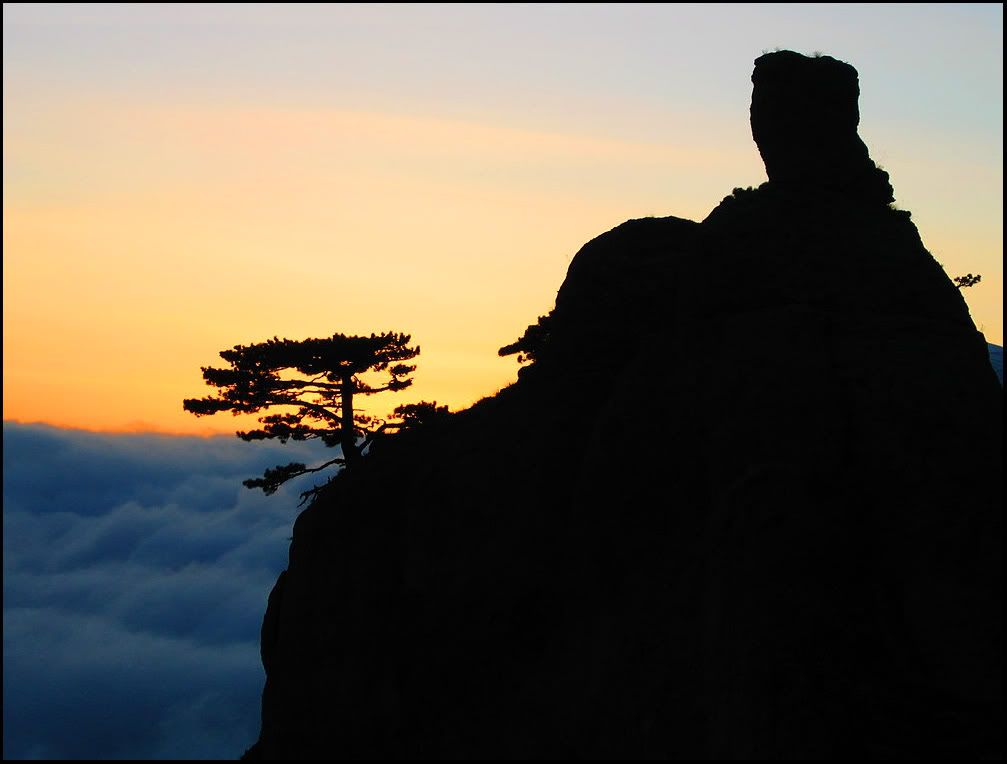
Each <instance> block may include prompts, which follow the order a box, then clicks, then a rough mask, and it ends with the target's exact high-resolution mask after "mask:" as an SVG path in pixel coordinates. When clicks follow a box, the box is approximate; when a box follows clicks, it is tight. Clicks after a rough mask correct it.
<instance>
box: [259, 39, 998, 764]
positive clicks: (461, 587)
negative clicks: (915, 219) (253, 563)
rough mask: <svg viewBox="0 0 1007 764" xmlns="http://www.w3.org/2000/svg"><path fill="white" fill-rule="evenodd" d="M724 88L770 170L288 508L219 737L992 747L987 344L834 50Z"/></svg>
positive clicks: (944, 753) (654, 240)
mask: <svg viewBox="0 0 1007 764" xmlns="http://www.w3.org/2000/svg"><path fill="white" fill-rule="evenodd" d="M752 81H753V86H754V89H753V96H752V109H751V120H752V133H753V137H754V139H755V142H756V144H757V146H758V148H759V151H760V153H761V154H762V156H763V159H764V161H765V163H766V168H767V173H768V177H769V181H768V182H767V183H765V184H763V185H762V186H760V187H759V188H758V189H746V190H742V189H736V190H735V191H734V193H732V194H731V195H730V196H728V197H727V198H725V199H724V200H723V202H721V204H720V205H719V206H718V207H717V208H716V209H714V210H713V211H712V212H711V213H710V214H709V216H707V218H706V219H705V220H703V221H701V222H694V221H688V220H683V219H680V218H674V217H668V218H647V219H642V220H632V221H629V222H627V223H624V224H623V225H621V226H618V227H617V228H615V229H613V230H611V231H609V232H608V233H605V234H603V235H601V236H599V237H598V238H596V239H594V240H593V241H591V242H589V243H587V244H586V245H585V246H584V247H583V248H582V249H581V251H580V252H579V253H578V254H577V256H576V258H575V259H574V260H573V262H572V263H571V265H570V269H569V273H568V276H567V278H566V281H565V282H564V283H563V285H562V287H561V288H560V290H559V293H558V295H557V300H556V306H555V309H554V310H553V312H552V313H551V314H550V316H549V317H547V319H545V320H544V321H542V322H540V324H539V325H538V329H537V330H536V331H533V332H530V333H529V334H527V335H526V340H525V342H524V345H523V347H524V349H525V350H526V351H528V352H529V354H530V355H531V356H532V357H533V359H534V361H533V363H531V364H530V365H529V366H527V367H526V368H524V369H522V373H521V375H520V378H519V380H518V381H517V382H516V383H515V384H514V385H512V386H510V387H508V388H506V389H505V390H503V391H501V392H500V393H499V394H497V395H496V396H494V397H492V398H488V399H485V400H483V401H481V402H480V403H478V404H476V405H475V406H473V407H472V408H470V409H468V410H465V411H462V412H459V413H457V414H454V415H452V416H451V417H450V418H449V419H448V420H447V421H445V422H442V423H438V424H436V425H430V426H429V427H427V428H425V429H421V430H417V431H415V432H406V433H402V434H401V435H398V436H395V437H394V438H388V439H387V440H385V441H383V442H381V443H380V444H376V445H375V447H374V450H373V452H372V453H371V454H370V455H369V457H368V459H367V462H366V464H365V465H363V467H362V468H361V469H359V470H357V471H355V473H353V474H343V475H340V476H339V477H338V478H337V479H336V480H334V481H333V482H332V483H331V484H330V486H328V488H327V489H326V490H325V491H324V492H323V493H322V494H321V495H320V496H319V497H318V499H317V500H316V501H315V502H314V503H313V504H312V505H311V506H310V507H309V508H308V509H307V510H305V511H304V512H303V513H302V514H301V515H300V517H299V518H298V520H297V522H296V525H295V529H294V536H293V542H292V544H291V550H290V564H289V568H288V570H287V571H286V572H285V573H283V574H281V576H280V578H279V579H278V581H277V583H276V586H275V587H274V590H273V592H272V594H271V595H270V598H269V604H268V608H267V611H266V616H265V619H264V623H263V629H262V658H263V664H264V665H265V668H266V672H267V680H266V686H265V690H264V693H263V716H262V730H261V735H260V738H259V740H258V742H257V743H256V744H255V745H254V746H253V747H252V748H251V749H250V750H249V751H248V752H247V754H246V757H247V758H251V759H254V758H267V759H297V758H324V759H341V758H393V757H394V758H434V757H436V758H463V757H464V758H531V757H535V758H566V757H571V758H574V757H576V758H797V757H801V758H809V759H814V758H839V757H843V758H846V757H849V758H860V757H871V758H874V757H878V758H889V757H891V758H896V757H898V758H902V757H913V758H950V757H987V756H990V757H993V756H998V755H1002V748H1001V746H1002V742H1001V723H1002V722H1001V714H1002V710H1003V709H1002V702H1003V697H1002V668H1003V665H1002V661H1003V651H1002V614H1001V613H1002V611H1001V608H1002V602H1003V600H1002V572H1003V569H1002V512H1003V510H1002V488H1001V485H1002V471H1003V440H1002V435H1003V418H1002V413H1003V392H1002V388H1001V387H1000V384H999V382H998V380H997V377H996V376H995V374H994V373H993V370H992V368H991V367H990V364H989V360H988V355H987V345H986V342H985V339H984V338H983V336H982V335H981V334H980V333H979V332H978V331H977V330H976V327H975V325H974V324H973V322H972V320H971V318H970V317H969V314H968V310H967V308H966V306H965V303H964V301H963V299H962V297H961V295H960V293H959V291H958V290H957V289H956V288H955V286H954V284H952V283H951V281H950V280H949V279H948V277H947V276H946V275H945V274H944V272H943V271H942V269H941V268H940V266H939V265H938V264H937V263H936V262H935V261H934V259H933V257H931V255H930V254H929V253H928V252H927V250H926V248H925V247H924V245H923V243H922V241H921V240H920V236H919V233H918V232H917V230H916V228H915V226H914V225H913V223H912V222H911V219H910V216H909V214H908V213H906V212H902V211H898V210H894V209H892V208H891V206H890V204H889V202H891V201H892V199H893V194H892V187H891V185H890V183H889V179H888V176H887V174H885V173H884V172H883V171H881V170H880V169H878V168H877V167H876V166H875V165H874V163H873V162H872V161H871V160H870V157H869V155H868V150H867V147H866V146H864V144H863V142H862V141H861V140H860V138H859V136H858V135H857V124H858V122H859V111H858V105H857V99H858V94H859V87H858V80H857V73H856V70H855V69H854V68H853V67H852V66H850V65H849V64H845V63H842V62H839V61H836V60H835V59H832V58H830V57H819V58H807V57H804V56H801V55H799V54H796V53H791V52H788V51H781V52H778V53H771V54H768V55H765V56H762V57H760V58H759V59H758V60H757V61H756V62H755V71H754V73H753V76H752ZM518 344H520V343H518Z"/></svg>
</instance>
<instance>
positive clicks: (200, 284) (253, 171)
mask: <svg viewBox="0 0 1007 764" xmlns="http://www.w3.org/2000/svg"><path fill="white" fill-rule="evenodd" d="M99 115H100V116H99ZM68 123H72V124H73V125H74V130H73V132H72V134H70V135H66V134H64V133H63V132H62V131H61V127H60V126H62V125H66V124H68ZM39 124H41V125H43V126H45V127H46V129H43V130H28V129H24V130H9V131H8V132H7V133H6V134H5V147H4V149H5V155H6V156H17V157H18V158H19V161H20V162H22V163H25V164H28V165H32V166H36V167H38V168H40V170H41V175H42V176H43V177H44V175H45V172H47V171H49V172H54V173H55V172H57V170H56V169H55V168H56V167H58V168H59V169H58V172H60V173H66V174H67V175H68V176H70V177H71V182H70V183H66V182H64V183H63V185H62V188H63V191H64V194H63V198H60V197H59V196H55V197H54V195H53V194H52V193H51V192H50V191H49V189H45V193H43V192H41V191H36V190H35V189H33V188H32V187H31V186H30V185H28V187H27V188H25V189H20V188H19V189H18V193H16V194H12V195H11V197H10V198H7V199H5V207H4V382H5V384H4V416H5V418H8V419H15V420H21V421H45V422H50V423H55V424H59V425H62V426H73V427H84V428H91V429H103V428H104V429H113V430H136V429H139V428H140V427H141V425H140V424H138V423H143V425H142V426H145V427H149V428H151V429H161V430H169V431H172V432H207V431H214V432H226V431H233V429H234V428H235V426H238V425H239V422H240V420H235V419H233V418H231V417H229V416H226V415H217V416H215V417H204V418H199V419H196V418H195V417H192V416H191V415H189V414H186V413H184V412H183V411H182V409H181V401H182V399H183V398H185V397H201V396H202V395H205V394H208V393H209V392H210V391H209V389H208V388H206V387H205V386H204V385H203V384H202V380H201V378H200V375H199V367H200V366H206V365H220V363H221V362H220V360H219V358H217V357H216V354H217V352H218V351H219V350H221V349H224V348H228V347H231V346H232V345H235V344H248V343H250V342H258V341H262V340H264V339H267V338H268V337H271V336H281V337H289V338H291V339H303V338H305V337H308V336H327V335H330V334H332V333H333V332H344V333H356V334H368V333H370V332H372V331H390V330H394V331H404V332H407V333H410V334H411V335H412V336H413V341H414V342H416V343H419V344H420V345H421V347H422V348H423V352H422V354H421V355H420V357H419V358H418V359H417V363H418V365H419V369H418V372H417V374H416V375H415V384H414V386H413V387H412V388H410V389H409V390H408V391H406V392H404V393H402V394H400V395H399V396H397V397H395V396H390V395H384V396H381V395H379V396H373V397H372V398H370V399H367V401H366V404H365V405H366V407H367V409H368V410H370V411H372V412H373V413H381V412H385V411H388V410H390V409H391V408H392V407H394V405H397V404H398V403H402V402H408V401H412V400H420V399H426V400H437V401H438V402H440V403H445V404H448V405H450V406H451V407H452V408H453V409H457V408H460V407H464V406H467V405H470V404H471V403H473V402H475V401H476V400H478V399H479V398H481V397H483V396H485V395H489V394H492V393H494V392H495V391H496V390H498V389H499V388H501V387H502V386H504V385H506V384H508V383H510V382H511V381H513V380H514V378H515V376H516V370H517V364H516V363H515V361H514V359H513V358H504V359H501V358H499V357H498V356H497V354H496V350H497V348H499V347H500V346H501V345H504V344H506V343H508V342H510V341H512V340H513V339H515V338H516V337H517V336H519V335H520V334H521V333H522V332H523V330H524V328H525V326H527V325H528V324H529V323H532V322H534V320H535V319H536V317H537V316H538V315H540V314H542V313H545V312H547V311H548V310H549V309H550V308H551V307H552V301H553V297H554V295H555V290H556V289H557V288H558V286H559V284H560V283H561V282H562V279H563V276H564V274H565V269H566V267H567V265H568V263H569V260H570V258H571V257H572V255H573V253H574V252H575V251H576V250H577V249H578V248H579V246H580V245H581V244H583V243H584V242H586V241H587V240H588V239H590V238H592V237H593V236H594V235H596V234H598V233H600V232H602V231H603V230H605V229H607V228H610V227H612V226H613V225H616V224H618V223H619V222H621V221H622V220H623V219H625V218H628V217H634V216H639V212H637V214H635V215H634V211H635V210H639V209H640V207H639V206H636V205H634V203H633V199H632V198H619V197H622V196H623V193H622V190H623V188H624V187H625V185H626V182H625V173H626V171H627V167H631V166H634V165H635V166H640V165H642V164H648V165H655V166H656V167H657V168H659V171H661V172H672V171H673V170H674V168H675V167H676V166H678V165H681V164H691V165H694V164H696V163H709V164H711V165H716V164H717V162H716V161H715V159H716V157H715V155H713V154H712V153H711V154H710V155H708V156H705V157H703V156H702V155H700V154H697V153H695V152H692V151H691V150H690V151H682V150H677V149H675V148H674V147H672V146H667V145H666V146H640V145H636V144H632V143H625V142H618V141H614V140H607V141H606V140H601V139H596V138H591V137H578V136H557V135H552V134H548V133H534V132H530V131H523V130H509V129H503V128H497V127H493V126H484V125H478V124H475V125H472V124H466V123H458V122H451V121H444V120H431V119H408V118H403V117H398V116H388V115H376V114H361V113H356V112H335V111H325V112H317V111H310V112H302V113H298V112H263V111H261V110H242V109H238V110H235V109H232V110H216V109H211V110H201V111H195V110H181V109H164V108H161V107H151V108H138V107H135V106H134V107H131V108H130V109H128V110H126V111H123V110H116V109H114V108H110V109H107V110H105V109H102V110H89V111H86V112H81V113H74V112H73V110H71V111H70V112H68V113H62V114H61V113H53V114H50V115H47V116H46V118H45V119H44V120H41V122H40V123H39ZM47 131H51V134H47ZM57 137H58V138H59V139H60V140H57ZM550 162H551V163H553V164H554V165H558V166H559V169H560V173H559V175H558V176H556V175H554V178H558V180H557V181H556V182H559V183H562V184H568V187H567V188H555V187H554V188H537V187H536V185H535V184H534V182H533V180H534V177H535V175H536V174H537V173H538V170H539V168H540V166H541V164H542V163H550ZM563 163H566V164H567V165H568V166H569V168H568V169H567V168H564V167H563ZM721 164H722V166H723V165H726V164H730V163H729V162H726V161H725V160H723V159H721ZM585 171H590V172H592V173H593V174H594V176H595V181H596V182H597V188H596V189H594V190H593V191H589V192H588V193H584V192H583V191H577V192H575V191H576V189H575V188H574V186H576V185H578V184H580V183H581V182H582V180H583V176H582V173H584V172H585ZM564 172H565V175H564ZM620 174H622V175H623V178H622V179H620V178H619V175H620ZM508 175H510V176H511V177H510V178H508ZM606 189H609V190H606ZM592 197H594V198H592ZM634 207H635V210H634ZM648 212H650V210H648ZM692 212H693V215H696V214H697V212H699V209H697V208H694V209H693V210H692ZM679 214H681V210H680V211H679ZM599 224H600V226H599ZM241 426H247V425H241Z"/></svg>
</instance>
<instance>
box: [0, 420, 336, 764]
mask: <svg viewBox="0 0 1007 764" xmlns="http://www.w3.org/2000/svg"><path fill="white" fill-rule="evenodd" d="M323 451H324V450H323V449H321V448H320V447H319V446H317V444H313V443H312V444H304V443H290V444H288V445H287V446H281V445H279V444H274V443H256V444H248V443H243V442H241V441H238V440H237V439H234V438H206V439H204V438H195V437H173V436H151V435H107V434H97V433H88V432H82V431H70V430H59V429H57V428H52V427H46V426H41V425H17V424H11V423H5V424H4V541H3V545H4V613H3V622H4V623H3V625H4V679H3V693H4V750H3V753H4V758H106V759H116V758H139V759H143V758H235V757H237V756H239V755H240V754H241V753H242V751H243V750H244V749H245V748H246V747H248V746H249V745H251V744H252V742H254V740H255V736H256V734H257V732H258V721H259V700H260V693H261V690H262V682H263V675H262V669H261V665H260V662H259V644H258V637H259V627H260V625H261V621H262V615H263V612H264V610H265V605H266V598H267V596H268V594H269V590H270V587H271V586H272V584H273V582H274V581H275V579H276V576H277V574H278V573H279V572H280V571H281V570H282V569H283V568H284V567H285V566H286V561H287V551H288V543H289V536H290V533H291V528H292V526H293V521H294V519H295V517H296V515H297V502H298V496H297V495H298V493H299V492H300V491H302V490H305V489H306V488H308V487H310V486H311V484H312V481H311V480H310V479H302V480H301V481H300V483H299V484H292V485H289V486H286V487H284V488H283V489H281V490H280V491H279V492H278V493H277V494H276V495H274V496H271V497H265V496H264V495H263V494H262V493H261V492H260V491H254V492H253V491H249V490H248V489H246V488H244V487H243V486H242V485H241V480H242V479H244V478H248V477H253V476H257V475H260V474H261V473H262V470H263V469H264V468H265V467H267V466H273V465H276V464H281V463H286V462H288V461H304V462H309V463H310V462H316V461H320V458H319V457H320V456H322V455H326V454H323ZM327 455H328V456H331V454H327Z"/></svg>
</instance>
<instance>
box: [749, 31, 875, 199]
mask: <svg viewBox="0 0 1007 764" xmlns="http://www.w3.org/2000/svg"><path fill="white" fill-rule="evenodd" d="M752 84H753V86H754V87H753V90H752V110H751V114H752V137H753V138H754V139H755V143H756V144H757V145H758V147H759V153H761V154H762V161H763V162H765V164H766V174H767V175H768V176H769V180H770V181H772V182H775V183H781V184H787V185H791V186H795V187H805V188H828V189H834V190H837V191H841V192H843V193H845V194H848V195H851V196H854V197H857V198H861V199H864V200H865V201H872V202H880V203H882V204H887V203H889V202H892V201H894V200H895V197H894V196H893V194H892V187H891V184H890V183H889V182H888V173H886V172H884V171H883V170H881V169H879V168H878V167H876V166H875V164H874V163H873V162H872V161H871V160H870V157H869V156H868V153H867V146H865V145H864V142H863V141H862V140H860V136H859V135H857V125H859V124H860V110H859V108H858V103H857V102H858V99H859V98H860V86H859V84H858V80H857V70H856V69H854V68H853V67H852V66H850V65H849V64H846V63H843V62H842V61H837V60H836V59H834V58H832V57H830V56H820V57H817V58H807V57H805V56H802V55H800V54H799V53H794V52H792V51H779V52H777V53H767V54H766V55H764V56H760V57H759V58H757V59H756V60H755V71H754V72H752Z"/></svg>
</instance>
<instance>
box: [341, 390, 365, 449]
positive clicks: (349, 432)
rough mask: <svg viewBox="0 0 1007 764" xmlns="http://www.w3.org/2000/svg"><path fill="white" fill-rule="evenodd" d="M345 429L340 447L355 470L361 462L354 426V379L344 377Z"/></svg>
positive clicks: (343, 407)
mask: <svg viewBox="0 0 1007 764" xmlns="http://www.w3.org/2000/svg"><path fill="white" fill-rule="evenodd" d="M340 394H341V396H342V404H341V406H340V408H341V409H342V412H341V413H342V418H343V429H342V433H341V434H340V441H339V445H340V446H341V447H342V449H343V458H344V459H345V460H346V466H347V467H350V468H353V467H355V466H356V465H357V464H358V463H359V462H360V449H358V448H357V436H356V432H355V430H354V426H353V377H352V376H347V377H343V385H342V390H341V391H340Z"/></svg>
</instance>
